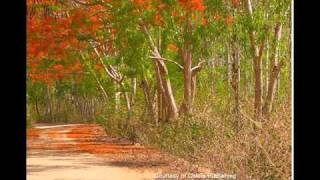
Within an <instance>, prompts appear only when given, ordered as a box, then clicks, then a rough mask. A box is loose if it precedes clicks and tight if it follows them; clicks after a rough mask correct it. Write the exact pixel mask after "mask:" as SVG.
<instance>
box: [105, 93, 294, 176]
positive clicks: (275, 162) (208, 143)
mask: <svg viewBox="0 0 320 180" xmlns="http://www.w3.org/2000/svg"><path fill="white" fill-rule="evenodd" d="M202 102H204V101H202ZM206 102H208V99H207V101H206ZM209 102H211V103H209V104H204V103H201V99H199V101H198V104H197V102H195V106H194V116H193V117H192V118H180V119H178V120H177V121H175V122H173V123H171V124H161V125H160V127H155V126H154V123H153V122H151V121H150V120H148V119H146V120H141V119H138V118H135V117H134V118H133V120H132V123H133V128H131V129H130V128H128V127H127V126H126V125H125V124H126V123H127V121H124V120H123V117H117V116H114V117H109V118H108V121H107V123H106V124H105V122H104V121H101V122H104V123H103V124H105V128H106V131H107V132H109V133H111V134H113V135H120V136H130V134H134V136H135V137H136V138H137V139H138V141H139V142H141V143H143V144H146V145H149V146H152V147H156V148H160V149H161V150H163V151H166V152H169V153H170V154H173V155H176V156H178V157H181V158H184V159H186V160H188V161H189V162H192V163H193V164H198V165H199V166H202V167H207V168H210V170H211V171H212V172H216V173H227V174H236V175H237V177H238V179H290V177H291V105H290V103H284V104H279V105H277V107H276V108H275V109H276V111H275V112H273V114H272V117H271V119H270V120H268V121H264V122H263V123H262V128H261V129H260V128H258V127H256V126H255V125H254V124H253V123H252V122H251V121H250V120H249V119H248V117H252V114H253V112H252V109H253V108H252V104H253V103H252V101H243V102H242V103H241V111H242V113H243V115H244V116H245V117H240V118H238V119H235V115H234V113H232V110H231V109H232V103H231V102H227V101H224V100H223V99H222V98H220V99H219V98H216V97H215V98H213V99H212V100H211V101H209ZM236 120H239V121H240V124H241V128H240V131H239V132H236V131H235V129H236V127H235V122H236Z"/></svg>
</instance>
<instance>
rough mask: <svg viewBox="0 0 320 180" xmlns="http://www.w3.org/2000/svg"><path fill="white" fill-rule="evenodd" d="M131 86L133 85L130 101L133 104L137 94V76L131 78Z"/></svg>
mask: <svg viewBox="0 0 320 180" xmlns="http://www.w3.org/2000/svg"><path fill="white" fill-rule="evenodd" d="M131 86H132V92H131V98H130V102H131V105H133V104H134V102H135V97H136V94H137V78H132V79H131Z"/></svg>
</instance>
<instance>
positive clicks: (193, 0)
mask: <svg viewBox="0 0 320 180" xmlns="http://www.w3.org/2000/svg"><path fill="white" fill-rule="evenodd" d="M179 3H180V4H181V6H182V7H184V8H185V9H188V10H194V11H200V12H202V11H204V10H205V9H206V6H204V5H203V1H202V0H179Z"/></svg>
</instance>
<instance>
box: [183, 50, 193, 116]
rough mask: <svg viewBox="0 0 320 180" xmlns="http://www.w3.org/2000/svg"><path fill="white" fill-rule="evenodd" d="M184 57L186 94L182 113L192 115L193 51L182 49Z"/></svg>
mask: <svg viewBox="0 0 320 180" xmlns="http://www.w3.org/2000/svg"><path fill="white" fill-rule="evenodd" d="M182 58H183V62H184V64H183V68H184V69H183V78H184V81H183V84H184V91H183V92H184V94H183V103H182V105H181V108H180V111H181V113H183V114H185V115H191V113H192V109H191V107H192V106H191V103H192V92H191V91H192V90H191V84H192V71H191V65H192V57H191V52H190V51H189V50H188V49H185V50H183V51H182Z"/></svg>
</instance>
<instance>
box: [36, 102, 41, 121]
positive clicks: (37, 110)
mask: <svg viewBox="0 0 320 180" xmlns="http://www.w3.org/2000/svg"><path fill="white" fill-rule="evenodd" d="M35 108H36V112H37V116H38V120H40V119H41V115H40V111H39V105H38V97H37V96H36V99H35Z"/></svg>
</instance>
